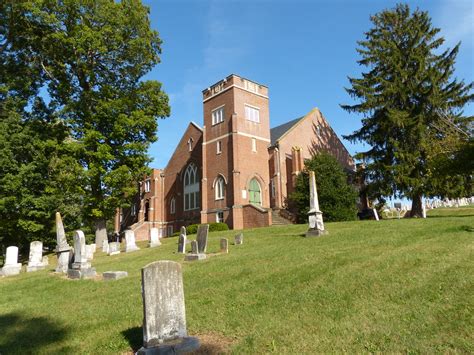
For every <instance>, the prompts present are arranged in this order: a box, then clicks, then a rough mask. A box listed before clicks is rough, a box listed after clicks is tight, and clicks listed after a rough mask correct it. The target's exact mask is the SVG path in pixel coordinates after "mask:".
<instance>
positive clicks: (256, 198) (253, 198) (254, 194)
mask: <svg viewBox="0 0 474 355" xmlns="http://www.w3.org/2000/svg"><path fill="white" fill-rule="evenodd" d="M261 191H262V190H261V189H260V184H259V183H258V181H257V179H255V178H254V179H252V180H250V186H249V198H250V203H252V204H254V205H259V206H261V205H262V192H261Z"/></svg>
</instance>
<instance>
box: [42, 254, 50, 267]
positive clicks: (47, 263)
mask: <svg viewBox="0 0 474 355" xmlns="http://www.w3.org/2000/svg"><path fill="white" fill-rule="evenodd" d="M43 265H44V266H47V265H49V259H48V257H47V256H46V255H45V256H43Z"/></svg>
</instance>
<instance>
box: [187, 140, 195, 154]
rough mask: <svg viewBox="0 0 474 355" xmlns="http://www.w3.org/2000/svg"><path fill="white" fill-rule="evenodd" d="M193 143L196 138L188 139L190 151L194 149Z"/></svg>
mask: <svg viewBox="0 0 474 355" xmlns="http://www.w3.org/2000/svg"><path fill="white" fill-rule="evenodd" d="M193 143H194V139H192V138H189V139H188V150H189V151H190V152H191V151H192V150H193Z"/></svg>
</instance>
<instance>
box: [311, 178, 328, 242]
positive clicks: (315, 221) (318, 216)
mask: <svg viewBox="0 0 474 355" xmlns="http://www.w3.org/2000/svg"><path fill="white" fill-rule="evenodd" d="M309 208H310V209H309V212H308V219H309V229H308V231H307V232H306V236H307V237H319V236H320V235H324V234H327V233H328V232H327V231H326V230H325V229H324V223H323V213H322V212H321V211H320V210H319V201H318V190H317V188H316V177H315V175H314V171H310V172H309Z"/></svg>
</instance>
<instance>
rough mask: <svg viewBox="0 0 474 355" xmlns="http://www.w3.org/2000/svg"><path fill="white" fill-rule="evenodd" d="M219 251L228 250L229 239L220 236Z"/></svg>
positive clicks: (224, 251) (225, 251)
mask: <svg viewBox="0 0 474 355" xmlns="http://www.w3.org/2000/svg"><path fill="white" fill-rule="evenodd" d="M220 246H221V253H228V252H229V241H228V240H227V239H226V238H221V243H220Z"/></svg>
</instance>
